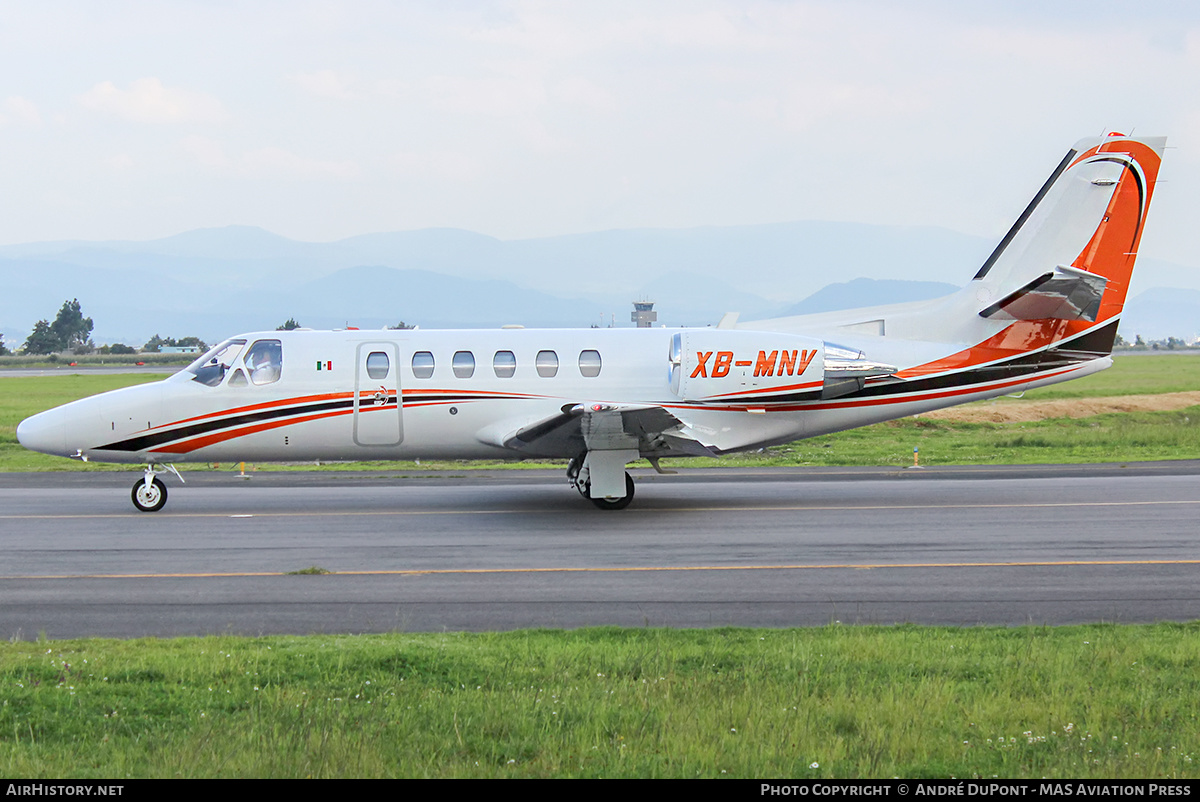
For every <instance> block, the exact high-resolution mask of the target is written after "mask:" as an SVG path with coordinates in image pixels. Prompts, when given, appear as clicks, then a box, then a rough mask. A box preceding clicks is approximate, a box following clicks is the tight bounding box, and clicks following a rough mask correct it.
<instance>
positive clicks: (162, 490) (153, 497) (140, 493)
mask: <svg viewBox="0 0 1200 802" xmlns="http://www.w3.org/2000/svg"><path fill="white" fill-rule="evenodd" d="M167 471H170V472H171V473H173V474H175V475H176V476H178V477H179V481H181V482H182V481H183V477H182V476H179V471H177V470H175V466H174V465H165V466H164V465H160V464H158V463H157V462H152V463H150V464H149V465H147V466H146V473H145V475H144V477H143V478H141V479H138V480H137V481H136V482H134V483H133V492H132V493H131V494H130V497H131V498H132V499H133V506H135V507H137V508H138V511H139V512H158V511H159V510H161V509H162V508H163V506H164V505H165V504H166V503H167V486H166V485H164V484H163V483H162V480H161V479H159V478H158V474H160V473H166V472H167Z"/></svg>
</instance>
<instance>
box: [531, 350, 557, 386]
mask: <svg viewBox="0 0 1200 802" xmlns="http://www.w3.org/2000/svg"><path fill="white" fill-rule="evenodd" d="M534 365H535V367H537V372H538V375H539V376H544V377H545V378H547V379H548V378H550V377H551V376H554V375H555V374H556V373H558V354H556V353H554V352H553V351H538V353H537V360H536V361H535V362H534Z"/></svg>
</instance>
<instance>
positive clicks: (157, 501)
mask: <svg viewBox="0 0 1200 802" xmlns="http://www.w3.org/2000/svg"><path fill="white" fill-rule="evenodd" d="M132 497H133V506H135V507H137V508H138V510H140V511H141V512H158V511H159V510H161V509H162V508H163V505H164V504H166V503H167V486H166V485H164V484H163V483H162V480H161V479H159V478H158V477H157V476H155V477H154V478H152V479H150V481H146V480H145V479H138V480H137V481H136V482H135V483H134V485H133V494H132Z"/></svg>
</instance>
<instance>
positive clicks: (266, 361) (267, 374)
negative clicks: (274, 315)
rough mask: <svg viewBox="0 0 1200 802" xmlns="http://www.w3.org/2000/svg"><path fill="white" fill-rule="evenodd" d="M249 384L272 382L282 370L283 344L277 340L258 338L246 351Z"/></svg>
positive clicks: (277, 379)
mask: <svg viewBox="0 0 1200 802" xmlns="http://www.w3.org/2000/svg"><path fill="white" fill-rule="evenodd" d="M243 361H244V362H245V363H246V371H247V372H248V373H249V374H250V383H251V384H258V385H263V384H274V383H275V382H277V381H279V375H280V373H282V372H283V345H282V343H280V342H279V340H259V341H258V342H256V343H254V345H252V346H250V350H249V351H247V352H246V358H245V359H244V360H243Z"/></svg>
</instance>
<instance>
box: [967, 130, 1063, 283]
mask: <svg viewBox="0 0 1200 802" xmlns="http://www.w3.org/2000/svg"><path fill="white" fill-rule="evenodd" d="M1077 153H1078V151H1077V150H1075V149H1074V148H1072V149H1071V150H1069V151H1067V155H1066V156H1064V157H1063V160H1062V161H1061V162H1059V164H1058V167H1057V168H1056V169H1055V170H1054V172H1053V173H1051V174H1050V177H1049V178H1047V179H1046V183H1045V184H1043V185H1042V188H1041V189H1040V190H1038V194H1036V195H1034V196H1033V200H1031V201H1030V202H1029V205H1028V206H1026V207H1025V211H1023V212H1021V216H1020V217H1018V218H1017V222H1015V223H1013V226H1012V228H1010V229H1009V230H1008V233H1007V234H1005V235H1004V239H1002V240H1000V244H999V245H997V246H996V250H994V251H992V255H991V256H989V257H988V258H987V261H986V262H984V263H983V267H981V268H979V272H978V273H976V274H975V278H974V279H972V281H974V280H977V279H981V278H983V277H984V276H986V275H987V274H988V271H989V270H991V269H992V266H993V265H994V264H996V260H997V259H999V258H1000V255H1001V254H1002V253H1004V249H1005V248H1007V247H1008V246H1009V244H1010V243H1011V242H1012V241H1013V239H1014V238H1015V237H1016V236H1017V233H1018V232H1019V231H1020V230H1021V226H1023V225H1025V221H1026V220H1028V219H1029V216H1030V215H1031V214H1033V210H1034V209H1036V208H1037V207H1038V204H1039V203H1041V202H1042V198H1044V197H1046V193H1047V192H1049V191H1050V187H1052V186H1054V182H1055V181H1057V180H1058V177H1059V176H1060V175H1062V174H1063V171H1064V170H1066V169H1067V168H1068V167H1069V166H1070V165H1071V159H1073V158H1075V156H1076V154H1077Z"/></svg>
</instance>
